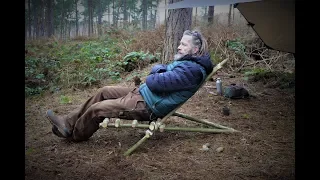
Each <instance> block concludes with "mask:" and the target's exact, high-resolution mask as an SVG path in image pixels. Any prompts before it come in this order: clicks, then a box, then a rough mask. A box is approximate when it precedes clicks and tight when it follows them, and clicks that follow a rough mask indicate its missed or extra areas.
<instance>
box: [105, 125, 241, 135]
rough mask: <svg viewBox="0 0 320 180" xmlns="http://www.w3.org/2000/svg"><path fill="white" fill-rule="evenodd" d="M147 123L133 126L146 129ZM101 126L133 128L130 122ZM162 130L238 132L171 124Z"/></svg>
mask: <svg viewBox="0 0 320 180" xmlns="http://www.w3.org/2000/svg"><path fill="white" fill-rule="evenodd" d="M148 127H149V125H147V124H137V125H136V126H135V127H134V128H139V129H146V128H148ZM103 128H133V127H132V124H121V125H120V126H118V127H117V125H116V124H115V123H109V124H108V125H107V127H103ZM163 129H164V130H167V131H186V132H204V133H233V132H238V131H236V130H234V129H232V128H225V129H217V128H192V127H178V126H176V127H173V126H164V128H163Z"/></svg>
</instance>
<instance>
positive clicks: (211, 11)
mask: <svg viewBox="0 0 320 180" xmlns="http://www.w3.org/2000/svg"><path fill="white" fill-rule="evenodd" d="M213 18H214V6H209V11H208V24H209V25H210V24H213Z"/></svg>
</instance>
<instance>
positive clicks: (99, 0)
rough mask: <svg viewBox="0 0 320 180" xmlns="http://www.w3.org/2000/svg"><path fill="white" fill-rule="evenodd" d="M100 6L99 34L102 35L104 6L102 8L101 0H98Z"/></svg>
mask: <svg viewBox="0 0 320 180" xmlns="http://www.w3.org/2000/svg"><path fill="white" fill-rule="evenodd" d="M97 3H98V8H99V15H98V34H99V36H101V35H102V8H101V0H98V2H97Z"/></svg>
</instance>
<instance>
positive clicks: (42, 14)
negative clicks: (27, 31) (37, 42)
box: [40, 0, 46, 37]
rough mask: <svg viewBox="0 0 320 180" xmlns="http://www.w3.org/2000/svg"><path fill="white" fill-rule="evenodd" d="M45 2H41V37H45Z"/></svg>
mask: <svg viewBox="0 0 320 180" xmlns="http://www.w3.org/2000/svg"><path fill="white" fill-rule="evenodd" d="M44 1H45V0H41V1H40V2H41V9H40V20H41V26H40V30H41V37H44V36H45V26H46V24H45V2H44Z"/></svg>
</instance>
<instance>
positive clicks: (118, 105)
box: [71, 88, 150, 141]
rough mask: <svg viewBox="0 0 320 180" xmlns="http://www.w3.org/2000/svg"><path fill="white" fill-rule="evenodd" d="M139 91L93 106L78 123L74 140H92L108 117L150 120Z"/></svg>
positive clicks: (73, 133)
mask: <svg viewBox="0 0 320 180" xmlns="http://www.w3.org/2000/svg"><path fill="white" fill-rule="evenodd" d="M138 90H139V89H138V88H136V89H135V90H133V91H131V92H129V93H128V94H127V95H126V96H124V97H121V98H118V99H108V100H104V101H100V102H97V103H94V104H92V105H91V106H90V107H89V108H87V110H86V111H85V113H83V114H82V115H81V116H80V117H79V119H78V120H77V121H76V123H75V125H74V127H73V130H72V135H71V136H72V140H75V141H83V140H87V139H88V138H90V137H91V136H92V135H93V133H94V132H96V131H97V130H98V129H99V124H100V123H101V122H102V121H103V120H104V118H106V117H108V118H115V117H120V118H123V119H127V120H133V119H137V120H140V121H146V120H149V117H150V114H149V113H148V111H147V109H146V104H145V102H144V100H143V98H142V96H141V95H140V93H139V91H138Z"/></svg>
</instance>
